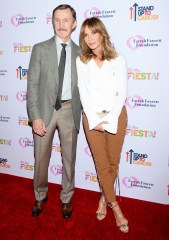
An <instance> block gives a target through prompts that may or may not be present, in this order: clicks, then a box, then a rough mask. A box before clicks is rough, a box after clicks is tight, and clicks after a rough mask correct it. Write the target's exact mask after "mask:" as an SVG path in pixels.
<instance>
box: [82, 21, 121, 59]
mask: <svg viewBox="0 0 169 240" xmlns="http://www.w3.org/2000/svg"><path fill="white" fill-rule="evenodd" d="M86 26H87V27H88V28H89V29H90V30H91V31H92V32H94V33H99V34H100V35H101V36H102V37H103V41H102V48H103V52H102V58H101V60H105V59H106V60H109V61H110V60H111V59H114V58H116V57H117V53H116V51H115V49H114V48H113V46H112V44H111V42H110V36H109V34H108V32H107V30H106V27H105V25H104V24H103V22H102V21H101V20H100V19H99V18H96V17H92V18H87V19H86V20H85V21H84V22H83V24H82V26H81V29H80V36H79V43H80V47H81V53H80V59H81V61H82V62H83V63H87V62H88V61H90V59H91V58H95V57H96V55H95V54H94V53H93V51H92V50H91V49H90V48H89V47H88V46H87V44H86V43H85V40H84V35H85V27H86Z"/></svg>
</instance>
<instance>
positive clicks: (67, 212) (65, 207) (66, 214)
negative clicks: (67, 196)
mask: <svg viewBox="0 0 169 240" xmlns="http://www.w3.org/2000/svg"><path fill="white" fill-rule="evenodd" d="M72 211H73V208H72V205H71V203H62V214H63V218H64V219H69V218H70V217H71V215H72Z"/></svg>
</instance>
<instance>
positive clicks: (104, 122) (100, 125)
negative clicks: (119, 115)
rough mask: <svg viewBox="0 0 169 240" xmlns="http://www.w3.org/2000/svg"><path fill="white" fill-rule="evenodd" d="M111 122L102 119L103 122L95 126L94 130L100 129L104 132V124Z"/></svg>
mask: <svg viewBox="0 0 169 240" xmlns="http://www.w3.org/2000/svg"><path fill="white" fill-rule="evenodd" d="M108 123H109V122H107V121H102V122H101V123H99V124H98V125H97V126H96V127H95V128H94V130H96V131H100V132H104V131H105V130H104V128H103V127H102V124H108Z"/></svg>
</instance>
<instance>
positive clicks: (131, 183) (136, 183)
mask: <svg viewBox="0 0 169 240" xmlns="http://www.w3.org/2000/svg"><path fill="white" fill-rule="evenodd" d="M122 183H123V185H124V186H125V187H126V188H133V187H138V188H144V189H151V188H152V187H154V184H153V183H148V182H145V181H142V180H138V179H137V178H136V177H134V176H131V177H124V178H123V179H122Z"/></svg>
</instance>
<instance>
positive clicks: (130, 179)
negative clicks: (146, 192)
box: [122, 176, 138, 188]
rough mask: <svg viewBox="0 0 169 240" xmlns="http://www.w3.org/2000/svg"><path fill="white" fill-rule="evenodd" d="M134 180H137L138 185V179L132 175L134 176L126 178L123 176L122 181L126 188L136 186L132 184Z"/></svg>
mask: <svg viewBox="0 0 169 240" xmlns="http://www.w3.org/2000/svg"><path fill="white" fill-rule="evenodd" d="M132 182H135V185H136V183H137V182H138V179H137V178H135V177H133V176H132V177H125V178H123V180H122V183H123V184H124V186H125V187H126V188H131V187H134V186H132V184H131V183H132Z"/></svg>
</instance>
